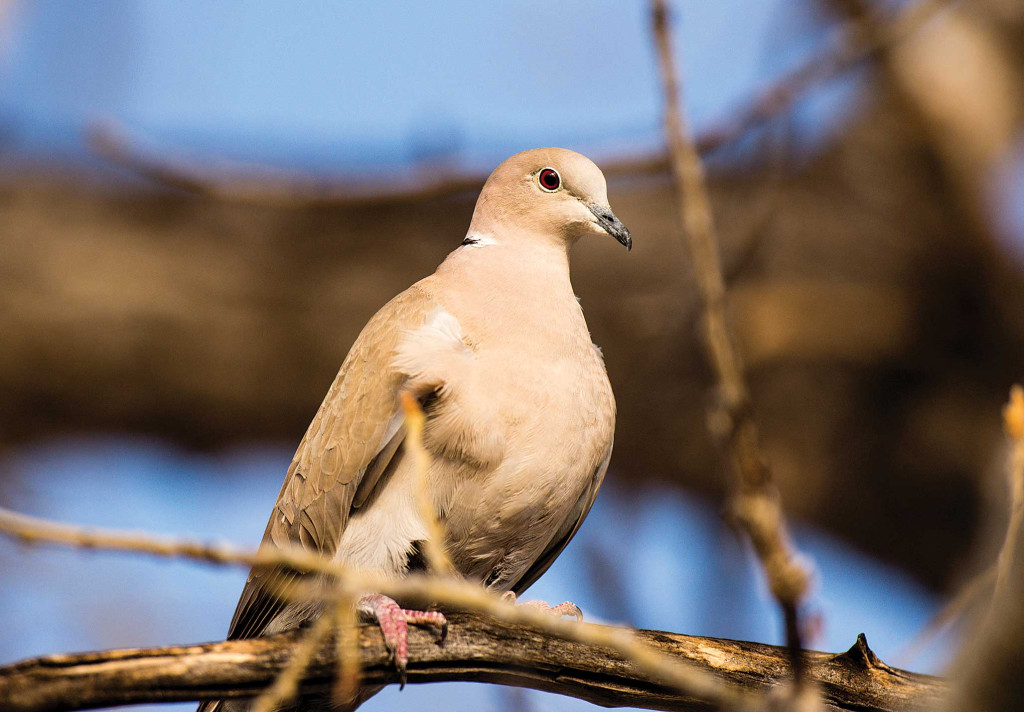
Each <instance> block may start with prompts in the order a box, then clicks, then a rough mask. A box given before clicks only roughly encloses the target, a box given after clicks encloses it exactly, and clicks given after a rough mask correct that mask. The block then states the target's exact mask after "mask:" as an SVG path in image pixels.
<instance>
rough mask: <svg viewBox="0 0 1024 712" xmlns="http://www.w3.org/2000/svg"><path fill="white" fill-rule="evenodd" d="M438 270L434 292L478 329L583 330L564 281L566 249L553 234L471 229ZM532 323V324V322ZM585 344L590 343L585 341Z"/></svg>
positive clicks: (567, 281) (566, 270) (566, 266)
mask: <svg viewBox="0 0 1024 712" xmlns="http://www.w3.org/2000/svg"><path fill="white" fill-rule="evenodd" d="M469 237H470V238H477V240H478V241H476V242H474V241H473V240H470V241H469V242H468V243H464V244H463V246H462V247H460V248H458V249H457V250H455V251H454V252H452V253H451V254H450V255H449V256H448V258H447V259H446V260H445V261H444V262H443V263H442V264H441V266H440V267H438V269H437V273H436V278H437V280H438V286H439V287H441V289H440V292H441V293H440V294H439V296H441V297H442V301H443V302H445V303H446V304H445V306H446V307H450V310H451V311H452V313H453V314H455V315H456V317H457V318H459V320H460V321H462V320H463V319H471V320H474V318H475V317H476V316H479V317H481V319H482V320H483V322H484V323H479V324H476V325H475V327H476V328H477V329H478V330H481V331H491V330H495V329H497V330H505V329H513V330H516V329H518V328H519V327H523V328H536V327H537V326H539V325H540V324H535V323H534V322H540V323H542V324H543V325H544V327H545V328H551V329H554V330H558V331H562V332H570V333H573V332H576V331H578V330H579V329H580V328H582V329H584V330H585V328H586V327H585V324H584V322H583V320H582V315H581V313H580V309H579V305H578V303H577V302H576V297H575V294H574V293H573V289H572V284H571V283H570V281H569V249H568V246H567V245H566V244H565V243H564V242H563V241H559V240H556V239H554V237H553V236H552V237H545V236H543V235H530V234H526V233H523V232H516V233H514V234H509V233H504V234H503V233H494V232H492V233H473V232H472V231H471V232H470V234H469ZM531 325H532V326H531ZM588 343H589V342H588Z"/></svg>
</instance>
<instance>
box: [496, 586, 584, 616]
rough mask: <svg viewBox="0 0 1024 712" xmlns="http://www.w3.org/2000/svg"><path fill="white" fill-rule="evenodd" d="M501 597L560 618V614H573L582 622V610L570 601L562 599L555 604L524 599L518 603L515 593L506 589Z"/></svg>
mask: <svg viewBox="0 0 1024 712" xmlns="http://www.w3.org/2000/svg"><path fill="white" fill-rule="evenodd" d="M501 598H502V600H504V601H508V602H509V603H515V604H516V605H517V606H527V607H529V608H536V609H537V610H538V611H541V612H542V613H549V614H551V615H552V616H555V617H556V618H561V617H562V616H574V617H575V618H576V621H577V622H579V623H582V622H583V611H581V610H580V607H579V606H577V605H576V604H575V603H573V602H572V601H563V602H562V603H559V604H558V605H557V606H552V605H549V604H548V603H546V602H545V601H524V602H523V603H518V602H517V601H516V594H515V593H514V592H513V591H506V592H505V593H503V594H502V595H501Z"/></svg>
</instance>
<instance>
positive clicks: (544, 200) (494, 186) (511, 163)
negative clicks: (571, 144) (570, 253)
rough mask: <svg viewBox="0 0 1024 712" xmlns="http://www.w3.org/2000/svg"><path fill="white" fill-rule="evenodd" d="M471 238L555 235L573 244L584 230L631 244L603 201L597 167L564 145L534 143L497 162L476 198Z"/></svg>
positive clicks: (604, 191)
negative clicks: (479, 236) (550, 146)
mask: <svg viewBox="0 0 1024 712" xmlns="http://www.w3.org/2000/svg"><path fill="white" fill-rule="evenodd" d="M469 232H470V238H472V237H473V236H474V235H483V236H486V237H489V238H490V239H493V240H495V241H497V242H501V241H502V240H504V239H543V240H555V241H559V242H561V243H564V244H565V245H566V246H569V245H572V244H573V243H574V242H576V240H578V239H579V238H581V237H583V236H584V235H588V234H607V235H611V236H612V237H614V238H615V239H616V240H618V241H619V242H621V243H622V244H623V245H625V246H626V249H627V250H628V249H631V248H632V246H633V241H632V238H631V237H630V235H629V230H627V229H626V226H625V225H623V224H622V223H621V222H619V219H618V218H617V217H615V214H614V213H613V212H612V209H611V207H610V206H609V205H608V186H607V184H606V183H605V180H604V174H602V173H601V169H600V168H598V167H597V166H596V165H594V162H593V161H591V160H590V159H589V158H587V157H586V156H581V155H580V154H578V153H574V152H573V151H568V150H566V149H564V148H537V149H534V150H532V151H523V152H522V153H517V154H516V155H514V156H512V157H511V158H509V159H508V160H506V161H505V162H504V163H502V164H501V165H500V166H498V167H497V168H496V169H495V170H494V172H493V173H491V176H490V178H488V179H487V183H485V184H484V187H483V190H481V191H480V197H479V198H478V199H477V202H476V210H474V211H473V222H472V224H471V225H470V228H469Z"/></svg>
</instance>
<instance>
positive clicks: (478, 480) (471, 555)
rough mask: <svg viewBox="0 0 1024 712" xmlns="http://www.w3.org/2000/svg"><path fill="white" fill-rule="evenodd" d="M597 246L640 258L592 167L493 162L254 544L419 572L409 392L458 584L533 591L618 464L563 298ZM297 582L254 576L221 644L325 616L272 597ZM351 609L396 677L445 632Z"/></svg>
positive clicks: (420, 526)
mask: <svg viewBox="0 0 1024 712" xmlns="http://www.w3.org/2000/svg"><path fill="white" fill-rule="evenodd" d="M591 233H607V234H609V235H611V236H612V237H614V238H615V239H616V240H618V241H619V242H621V243H622V244H623V245H625V246H626V247H627V248H630V247H631V246H632V243H631V238H630V234H629V231H628V230H627V229H626V228H625V227H624V226H623V224H622V223H621V222H619V220H618V219H617V218H616V217H615V215H614V214H613V213H612V211H611V208H610V207H609V206H608V196H607V189H606V186H605V179H604V176H603V175H602V174H601V171H600V170H599V169H598V167H597V166H596V165H594V164H593V163H592V162H591V161H590V160H589V159H587V158H585V157H584V156H581V155H579V154H577V153H573V152H572V151H567V150H565V149H559V148H542V149H536V150H533V151H526V152H524V153H519V154H517V155H515V156H512V157H511V158H509V159H508V160H507V161H505V162H504V163H502V164H501V165H500V166H499V167H498V168H497V169H496V170H495V171H494V173H492V174H491V176H490V178H488V180H487V183H486V184H485V185H484V187H483V190H482V191H481V193H480V197H479V199H478V200H477V203H476V209H475V211H474V213H473V219H472V223H471V224H470V227H469V232H468V234H467V235H466V238H465V239H464V240H463V241H462V245H461V246H460V247H459V248H458V249H456V250H455V251H454V252H452V253H451V254H450V255H449V256H448V257H447V259H446V260H445V261H444V262H443V263H442V264H441V265H440V266H439V267H438V268H437V271H436V272H435V273H434V274H432V275H431V276H429V277H427V278H426V279H423V280H421V281H420V282H417V283H416V284H414V285H413V286H412V287H410V288H409V289H407V290H406V291H404V292H402V293H401V294H399V295H398V296H397V297H395V298H394V299H392V300H391V301H390V302H388V304H386V305H385V306H384V307H383V308H382V309H381V310H380V311H379V312H377V314H376V315H375V316H374V317H373V318H372V319H371V320H370V322H369V323H368V324H367V325H366V327H365V328H364V329H363V331H362V333H361V334H360V335H359V338H358V339H357V340H356V342H355V344H354V345H353V346H352V349H351V351H350V352H349V354H348V357H347V358H346V359H345V362H344V363H343V364H342V366H341V370H340V372H339V373H338V376H337V377H336V378H335V380H334V383H333V384H332V385H331V388H330V390H329V391H328V393H327V397H326V398H325V399H324V402H323V404H322V405H321V406H320V410H319V412H317V414H316V417H315V418H314V419H313V422H312V424H311V425H310V426H309V430H308V431H307V432H306V435H305V437H304V438H303V439H302V442H301V443H300V444H299V448H298V451H297V452H296V454H295V458H294V460H293V461H292V464H291V467H289V469H288V474H287V476H286V477H285V481H284V486H283V487H282V488H281V492H280V494H279V495H278V498H277V504H276V505H275V507H274V510H273V512H272V513H271V516H270V522H269V523H268V524H267V530H266V533H265V534H264V537H263V544H262V546H282V545H295V544H296V543H300V544H301V545H302V546H304V547H306V548H307V549H310V550H312V551H315V552H320V553H322V554H323V555H325V556H331V557H335V558H336V559H339V560H341V561H343V562H345V563H346V564H347V565H349V566H353V567H358V568H362V569H368V570H372V571H375V572H378V573H381V574H384V575H391V576H396V577H399V576H403V575H405V574H406V573H408V572H409V571H410V570H414V569H417V568H422V567H423V565H424V562H423V556H422V553H423V549H422V542H423V541H424V540H425V538H426V537H427V531H428V530H427V526H426V525H425V524H424V522H423V521H422V520H421V517H420V514H419V509H418V505H417V499H416V496H417V495H416V492H417V490H416V486H417V483H416V479H415V478H416V472H415V468H414V467H413V465H412V461H411V458H409V457H407V456H406V455H405V453H404V449H403V448H402V447H401V444H402V441H403V438H404V437H405V427H404V423H403V411H402V408H401V406H400V403H399V400H400V398H399V397H400V394H401V393H402V391H409V392H411V393H412V394H414V395H415V396H417V397H418V398H419V399H420V402H421V403H422V404H423V407H424V410H425V413H426V415H427V420H426V425H425V429H424V445H425V446H426V448H427V449H428V451H429V452H430V453H431V455H432V458H431V460H432V462H431V464H430V467H429V474H428V489H429V496H430V499H431V501H432V503H433V506H434V510H435V513H436V516H437V519H438V521H439V522H440V524H441V525H442V527H443V530H444V532H445V541H444V547H445V549H446V551H447V553H448V555H449V557H450V558H451V561H452V563H453V564H454V566H455V568H456V570H457V571H458V573H460V574H461V575H463V576H465V577H466V578H468V579H471V580H473V581H478V582H480V583H481V584H482V585H484V586H486V587H488V588H489V589H491V590H493V591H495V592H500V593H505V592H512V594H519V593H521V592H522V591H523V590H524V589H526V588H528V587H529V586H530V585H531V584H532V583H533V582H534V581H536V580H537V578H538V577H539V576H540V575H541V574H542V573H544V571H545V570H546V569H547V568H548V567H549V566H550V565H551V562H552V561H553V560H554V559H555V557H556V556H558V554H559V553H560V552H561V551H562V549H563V548H564V547H565V546H566V544H568V542H569V540H570V539H571V538H572V537H573V535H574V534H575V533H576V530H577V529H579V527H580V524H581V523H582V521H583V518H584V517H585V516H586V515H587V512H588V511H589V510H590V507H591V505H592V504H593V502H594V497H595V495H596V494H597V490H598V488H599V487H600V486H601V481H602V479H603V478H604V473H605V470H606V469H607V467H608V460H609V458H610V457H611V452H612V434H613V430H614V427H615V400H614V397H613V396H612V390H611V386H610V385H609V383H608V376H607V374H606V372H605V367H604V362H603V360H602V358H601V354H600V351H599V350H598V349H597V347H596V346H594V344H593V343H592V342H591V339H590V333H589V331H588V330H587V325H586V322H585V321H584V319H583V312H582V311H581V309H580V306H579V304H578V302H577V299H576V297H575V295H574V293H573V289H572V285H571V284H570V283H569V248H570V247H571V246H572V245H573V243H575V242H576V241H577V240H578V239H579V238H580V237H582V236H583V235H586V234H591ZM293 575H294V574H290V573H287V572H282V571H280V570H276V571H275V570H265V569H263V570H261V569H259V568H257V569H254V570H253V571H252V573H251V574H250V576H249V579H248V581H247V582H246V585H245V589H244V591H243V592H242V597H241V600H240V601H239V602H238V608H237V610H236V611H235V616H234V619H233V620H232V621H231V628H230V632H229V635H228V637H229V638H248V637H255V636H260V635H266V634H269V633H274V632H279V631H283V630H287V629H290V628H295V627H297V626H299V625H301V624H303V623H305V622H308V620H309V619H310V618H311V617H313V616H315V615H317V610H316V608H315V607H313V606H311V605H310V604H295V603H291V604H289V603H286V602H285V601H282V600H281V599H280V598H278V597H277V596H275V593H274V592H275V591H278V592H280V591H281V590H282V586H286V585H287V581H288V577H289V576H293ZM282 578H284V581H282V580H281V579H282ZM271 581H272V583H271ZM510 595H511V594H510ZM359 607H360V610H361V611H362V612H363V613H364V614H366V615H368V616H369V617H371V618H375V619H376V620H377V621H378V622H379V623H380V625H381V628H382V631H383V632H384V634H385V639H386V641H387V642H388V644H389V646H390V647H391V648H392V650H393V651H394V652H395V662H396V664H397V665H398V666H399V669H400V670H401V669H404V666H405V662H406V657H407V647H406V645H407V641H406V625H407V623H420V624H437V625H443V623H444V617H443V615H442V614H440V613H438V612H434V611H427V612H424V611H419V612H417V611H407V610H403V609H401V608H400V607H399V606H398V605H397V604H396V603H395V602H394V601H392V600H391V599H389V598H386V597H384V596H381V595H377V594H373V593H372V592H368V593H367V595H366V596H365V597H363V598H362V599H361V600H360V603H359ZM552 610H553V611H555V612H557V613H563V612H573V611H574V610H578V609H575V606H573V605H572V604H563V605H562V606H556V607H555V608H554V609H552ZM210 704H211V703H205V704H204V705H203V706H201V707H200V709H201V710H203V709H204V708H208V707H207V706H208V705H210ZM213 704H215V703H213ZM225 706H227V705H225ZM231 706H232V707H234V706H235V705H233V704H232V705H231Z"/></svg>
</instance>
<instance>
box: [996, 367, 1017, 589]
mask: <svg viewBox="0 0 1024 712" xmlns="http://www.w3.org/2000/svg"><path fill="white" fill-rule="evenodd" d="M1003 430H1004V431H1005V432H1006V437H1007V438H1009V440H1010V455H1009V458H1008V461H1007V468H1006V469H1007V477H1008V479H1009V481H1010V482H1009V484H1010V523H1009V525H1008V526H1007V527H1006V538H1005V539H1004V540H1003V547H1002V549H1001V550H1000V551H999V559H998V560H997V563H996V566H997V573H996V590H995V593H993V595H992V599H993V601H994V600H996V599H998V598H999V596H1001V595H1002V594H1003V592H1004V591H1005V590H1006V582H1007V580H1008V579H1009V575H1010V566H1012V565H1013V555H1014V547H1015V545H1016V542H1017V533H1018V532H1019V531H1020V525H1021V521H1022V519H1024V388H1021V387H1020V386H1019V385H1014V386H1013V388H1011V389H1010V401H1009V402H1008V403H1007V404H1006V405H1005V406H1004V407H1003Z"/></svg>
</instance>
